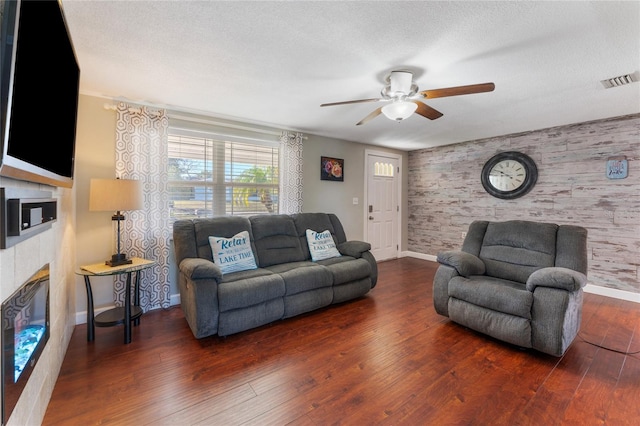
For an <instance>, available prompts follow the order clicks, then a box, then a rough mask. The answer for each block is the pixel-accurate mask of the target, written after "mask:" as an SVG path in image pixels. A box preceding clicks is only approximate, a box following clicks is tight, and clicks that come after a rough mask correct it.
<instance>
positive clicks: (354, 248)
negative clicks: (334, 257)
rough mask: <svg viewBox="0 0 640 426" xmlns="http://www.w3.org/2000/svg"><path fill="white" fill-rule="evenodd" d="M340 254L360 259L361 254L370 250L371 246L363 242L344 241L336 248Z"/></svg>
mask: <svg viewBox="0 0 640 426" xmlns="http://www.w3.org/2000/svg"><path fill="white" fill-rule="evenodd" d="M337 248H338V251H339V252H340V254H342V255H345V256H351V257H355V258H360V257H362V253H364V252H367V251H369V250H371V244H369V243H365V242H364V241H345V242H344V243H340V244H338V246H337Z"/></svg>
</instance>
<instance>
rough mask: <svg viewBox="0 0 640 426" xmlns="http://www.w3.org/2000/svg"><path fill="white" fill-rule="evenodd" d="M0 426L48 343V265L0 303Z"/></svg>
mask: <svg viewBox="0 0 640 426" xmlns="http://www.w3.org/2000/svg"><path fill="white" fill-rule="evenodd" d="M1 309H2V424H3V425H4V424H6V423H7V421H8V420H9V417H10V416H11V413H12V412H13V409H14V408H15V405H16V403H17V402H18V399H19V398H20V394H21V393H22V390H23V389H24V387H25V385H26V384H27V381H28V380H29V377H30V376H31V372H32V371H33V369H34V367H35V365H36V362H37V361H38V359H39V358H40V355H41V354H42V351H43V350H44V347H45V345H46V344H47V341H48V340H49V264H46V265H45V266H43V267H42V268H40V270H39V271H38V272H36V273H35V274H34V275H33V276H32V277H31V278H29V280H28V281H27V282H26V283H24V284H23V285H22V286H21V287H20V288H19V289H18V290H16V291H15V293H13V294H12V295H11V296H10V297H9V298H8V299H7V300H5V301H4V302H3V303H2V308H1Z"/></svg>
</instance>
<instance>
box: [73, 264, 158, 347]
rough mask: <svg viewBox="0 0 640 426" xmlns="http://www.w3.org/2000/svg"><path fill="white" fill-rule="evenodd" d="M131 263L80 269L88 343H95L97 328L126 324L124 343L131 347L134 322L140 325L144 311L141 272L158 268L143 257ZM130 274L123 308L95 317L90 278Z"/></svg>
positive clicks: (90, 266)
mask: <svg viewBox="0 0 640 426" xmlns="http://www.w3.org/2000/svg"><path fill="white" fill-rule="evenodd" d="M131 260H132V263H130V264H128V265H121V266H113V267H112V266H109V265H105V264H104V262H103V263H96V264H93V265H85V266H81V267H80V269H78V270H77V271H76V274H78V275H82V276H84V285H85V287H86V289H87V341H89V342H92V341H93V340H94V339H95V328H96V327H111V326H114V325H118V324H124V343H125V344H127V343H131V322H132V321H133V322H134V325H139V324H140V317H141V316H142V308H141V307H140V272H141V271H143V270H144V269H147V268H150V267H152V266H153V265H155V264H156V262H155V261H153V260H148V259H142V258H140V257H134V258H131ZM121 274H127V282H126V287H125V301H124V306H123V307H115V308H113V309H109V310H107V311H104V312H101V313H100V314H98V315H95V316H94V309H93V293H92V291H91V281H90V277H97V276H109V275H121ZM134 274H135V284H134V286H135V292H134V293H135V296H134V301H133V304H132V303H131V281H132V278H133V277H132V276H133V275H134Z"/></svg>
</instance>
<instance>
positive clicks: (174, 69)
mask: <svg viewBox="0 0 640 426" xmlns="http://www.w3.org/2000/svg"><path fill="white" fill-rule="evenodd" d="M63 6H64V9H65V14H66V17H67V23H68V26H69V30H70V32H71V36H72V38H73V42H74V45H75V49H76V54H77V56H78V59H79V61H80V67H81V83H80V86H81V87H80V88H81V92H82V93H85V94H90V95H98V96H107V97H113V98H116V99H126V100H129V101H131V102H139V103H148V104H153V105H157V106H160V107H167V108H170V109H172V110H177V111H187V112H198V113H204V114H207V115H211V116H215V117H220V118H231V119H236V120H240V121H244V122H249V123H256V124H262V125H267V126H271V127H276V128H285V129H289V130H297V131H301V132H304V133H308V134H316V135H322V136H327V137H333V138H338V139H343V140H350V141H357V142H363V143H369V144H374V145H381V146H388V147H394V148H398V149H403V150H412V149H418V148H424V147H431V146H438V145H446V144H451V143H457V142H463V141H467V140H473V139H479V138H485V137H491V136H498V135H504V134H509V133H515V132H521V131H528V130H534V129H541V128H546V127H552V126H557V125H563V124H570V123H577V122H582V121H589V120H594V119H600V118H608V117H614V116H619V115H626V114H632V113H638V112H640V83H638V82H635V83H632V84H630V85H627V86H622V87H615V88H612V89H606V90H605V89H604V87H603V86H602V85H601V83H600V80H603V79H607V78H611V77H615V76H619V75H623V74H634V75H635V77H636V79H639V80H640V78H639V77H640V71H639V70H640V2H638V1H623V2H614V1H606V2H605V1H602V2H582V1H568V2H560V1H543V2H529V1H519V2H510V1H499V2H481V1H471V2H466V1H454V2H436V1H421V2H409V1H392V2H387V1H375V2H365V1H353V2H349V1H297V2H293V1H282V2H271V1H259V2H248V1H87V0H83V1H77V0H63ZM394 69H407V70H411V71H413V72H414V75H415V81H416V83H417V84H418V86H419V88H420V89H421V90H425V89H437V88H443V87H451V86H459V85H467V84H476V83H485V82H494V83H495V85H496V89H495V91H494V92H491V93H482V94H474V95H465V96H457V97H449V98H439V99H433V100H429V101H426V103H427V104H428V105H429V106H431V107H433V108H436V109H437V110H439V111H440V112H442V113H443V114H444V116H443V117H441V118H439V119H437V120H428V119H425V118H423V117H421V116H419V115H415V114H414V115H413V116H412V117H410V118H409V119H407V120H405V121H403V122H400V123H396V122H393V121H391V120H389V119H387V118H386V117H384V116H383V115H380V116H378V117H377V118H375V119H374V120H372V121H370V122H368V123H367V124H365V125H363V126H356V125H355V124H356V123H357V122H358V121H360V120H361V119H362V118H364V117H365V116H367V115H368V114H369V113H370V112H371V111H373V110H374V109H376V108H377V107H378V106H381V105H380V104H377V103H361V104H352V105H341V106H332V107H324V108H321V107H320V104H322V103H327V102H337V101H346V100H352V99H362V98H375V97H378V96H379V95H380V90H381V89H382V87H383V85H384V82H383V81H384V78H385V76H386V75H387V74H388V73H389V72H390V71H392V70H394Z"/></svg>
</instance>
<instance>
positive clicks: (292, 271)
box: [267, 261, 333, 296]
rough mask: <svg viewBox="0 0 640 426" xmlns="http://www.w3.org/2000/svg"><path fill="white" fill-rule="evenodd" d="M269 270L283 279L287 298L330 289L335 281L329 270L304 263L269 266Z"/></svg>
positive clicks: (310, 263)
mask: <svg viewBox="0 0 640 426" xmlns="http://www.w3.org/2000/svg"><path fill="white" fill-rule="evenodd" d="M267 270H269V271H271V272H273V273H275V274H278V275H279V276H281V277H282V279H283V280H284V284H285V289H286V292H285V294H286V295H287V296H289V295H292V294H297V293H302V292H304V291H309V290H314V289H318V288H323V287H330V286H331V284H332V282H333V279H332V276H331V273H330V272H329V271H328V270H327V268H325V267H323V266H320V265H316V264H315V263H312V262H308V261H302V262H290V263H283V264H280V265H272V266H268V267H267Z"/></svg>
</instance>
